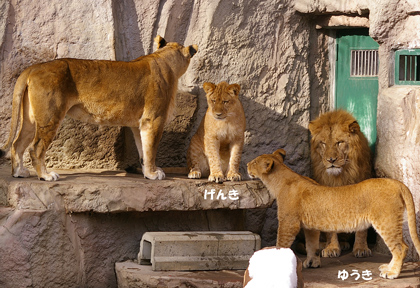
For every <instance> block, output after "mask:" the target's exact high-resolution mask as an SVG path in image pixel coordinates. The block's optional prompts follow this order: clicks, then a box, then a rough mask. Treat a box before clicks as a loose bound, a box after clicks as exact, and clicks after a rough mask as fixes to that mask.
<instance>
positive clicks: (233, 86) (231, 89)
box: [227, 84, 241, 97]
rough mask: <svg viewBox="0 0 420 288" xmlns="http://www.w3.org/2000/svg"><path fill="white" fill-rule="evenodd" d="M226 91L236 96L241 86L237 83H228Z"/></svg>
mask: <svg viewBox="0 0 420 288" xmlns="http://www.w3.org/2000/svg"><path fill="white" fill-rule="evenodd" d="M227 91H228V93H229V94H233V95H234V96H236V97H238V96H239V91H241V86H239V84H230V85H229V86H228V87H227Z"/></svg>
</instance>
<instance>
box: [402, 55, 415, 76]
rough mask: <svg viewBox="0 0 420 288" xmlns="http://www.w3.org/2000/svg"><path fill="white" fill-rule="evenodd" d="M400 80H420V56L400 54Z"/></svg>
mask: <svg viewBox="0 0 420 288" xmlns="http://www.w3.org/2000/svg"><path fill="white" fill-rule="evenodd" d="M399 72H400V73H399V80H400V81H420V56H419V55H400V65H399Z"/></svg>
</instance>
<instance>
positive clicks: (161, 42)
mask: <svg viewBox="0 0 420 288" xmlns="http://www.w3.org/2000/svg"><path fill="white" fill-rule="evenodd" d="M155 43H156V50H159V49H162V48H164V47H170V48H173V49H177V50H179V51H181V53H182V54H183V55H184V57H185V58H187V59H191V57H193V56H194V55H195V53H197V51H198V46H197V45H195V44H194V45H191V46H187V47H184V46H182V45H181V44H178V43H176V42H166V40H165V39H163V38H162V37H161V36H160V35H157V36H156V37H155Z"/></svg>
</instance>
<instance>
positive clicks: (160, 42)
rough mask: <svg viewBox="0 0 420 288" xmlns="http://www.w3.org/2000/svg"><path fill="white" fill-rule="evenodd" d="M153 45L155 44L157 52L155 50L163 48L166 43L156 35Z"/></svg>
mask: <svg viewBox="0 0 420 288" xmlns="http://www.w3.org/2000/svg"><path fill="white" fill-rule="evenodd" d="M155 43H156V45H157V48H156V50H157V49H159V48H162V47H165V46H166V43H167V42H166V40H165V39H163V38H162V37H161V36H160V35H157V36H156V37H155Z"/></svg>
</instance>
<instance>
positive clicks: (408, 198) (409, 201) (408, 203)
mask: <svg viewBox="0 0 420 288" xmlns="http://www.w3.org/2000/svg"><path fill="white" fill-rule="evenodd" d="M401 196H402V198H403V199H404V202H405V207H406V209H407V222H408V228H409V230H410V236H411V240H412V241H413V243H414V247H416V250H417V254H419V255H420V239H419V236H418V234H417V224H416V210H415V207H414V201H413V195H411V192H410V190H409V189H408V188H407V186H405V185H404V184H402V185H401Z"/></svg>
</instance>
